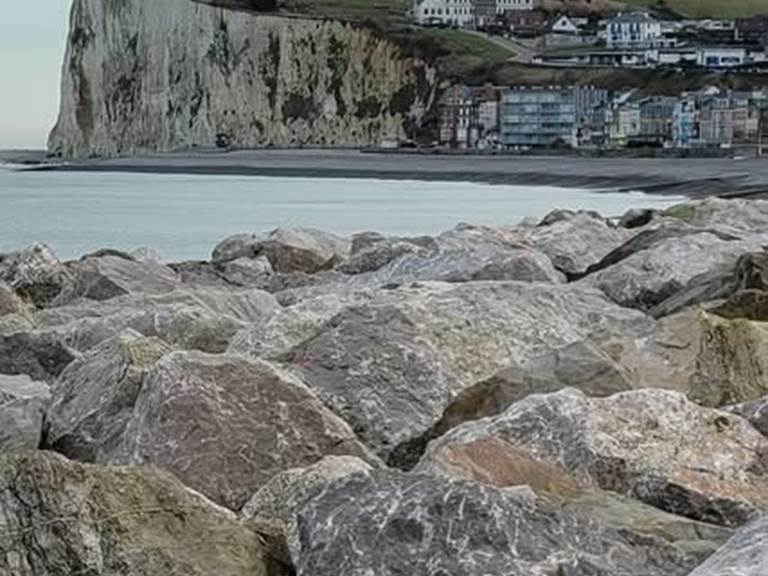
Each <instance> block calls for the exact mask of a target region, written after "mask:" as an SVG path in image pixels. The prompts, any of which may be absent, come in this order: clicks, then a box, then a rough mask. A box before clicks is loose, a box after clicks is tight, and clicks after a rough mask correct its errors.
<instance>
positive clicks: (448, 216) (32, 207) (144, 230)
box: [0, 168, 681, 260]
mask: <svg viewBox="0 0 768 576" xmlns="http://www.w3.org/2000/svg"><path fill="white" fill-rule="evenodd" d="M680 200H681V199H679V198H670V197H655V196H649V195H645V194H640V193H637V194H627V193H606V192H594V191H585V190H574V189H567V188H554V187H544V186H534V187H530V186H506V185H490V184H477V183H464V182H417V181H390V180H334V179H307V178H262V177H252V176H248V177H235V176H184V175H154V174H121V173H94V172H83V173H78V172H30V171H15V170H8V169H2V168H0V253H2V252H8V251H11V250H14V249H18V248H20V247H22V246H25V245H27V244H29V243H31V242H34V241H42V242H45V243H47V244H48V245H49V246H51V247H52V248H53V249H54V251H55V252H56V253H57V254H58V255H59V257H61V258H75V257H77V256H80V255H82V254H85V253H87V252H89V251H92V250H95V249H97V248H104V247H111V248H119V249H122V250H131V249H134V248H137V247H139V246H151V247H153V248H155V249H157V250H158V251H159V252H160V254H161V255H162V256H163V257H164V258H166V259H168V260H181V259H205V258H207V257H208V256H209V255H210V252H211V250H212V248H213V246H214V245H215V244H216V243H218V242H219V241H220V240H222V239H223V238H225V237H227V236H229V235H232V234H236V233H239V232H260V231H267V230H271V229H273V228H275V227H277V226H308V227H314V228H320V229H323V230H328V231H332V232H337V233H339V234H352V233H354V232H360V231H364V230H377V231H379V232H382V233H386V234H434V233H437V232H440V231H443V230H446V229H449V228H451V227H453V226H455V225H456V224H457V223H459V222H469V223H472V224H488V225H506V224H515V223H517V222H519V221H520V220H521V219H522V218H525V217H534V218H541V217H542V216H544V215H545V214H546V213H548V212H549V211H550V210H552V209H554V208H583V209H591V210H598V211H600V212H602V213H603V214H605V215H609V216H613V215H619V214H621V213H623V212H624V211H625V210H627V209H628V208H632V207H665V206H669V205H671V204H674V203H676V202H679V201H680Z"/></svg>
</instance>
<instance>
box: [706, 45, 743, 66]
mask: <svg viewBox="0 0 768 576" xmlns="http://www.w3.org/2000/svg"><path fill="white" fill-rule="evenodd" d="M696 52H697V54H696V63H697V64H698V65H699V66H704V67H706V68H731V67H733V66H742V65H743V64H746V63H747V49H746V48H744V47H740V46H720V47H710V48H699V49H698V50H697V51H696Z"/></svg>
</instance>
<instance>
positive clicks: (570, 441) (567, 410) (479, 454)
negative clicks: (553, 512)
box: [419, 389, 768, 526]
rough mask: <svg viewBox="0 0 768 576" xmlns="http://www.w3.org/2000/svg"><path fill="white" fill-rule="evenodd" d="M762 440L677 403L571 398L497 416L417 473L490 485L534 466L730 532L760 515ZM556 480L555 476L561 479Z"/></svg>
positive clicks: (535, 400) (464, 432)
mask: <svg viewBox="0 0 768 576" xmlns="http://www.w3.org/2000/svg"><path fill="white" fill-rule="evenodd" d="M767 455H768V441H767V440H766V439H765V438H764V437H763V436H761V435H760V434H759V433H758V432H757V431H756V430H755V429H754V428H752V427H751V426H750V425H749V423H748V422H746V421H745V420H744V419H742V418H740V417H738V416H735V415H733V414H729V413H727V412H721V411H717V410H712V409H707V408H702V407H699V406H697V405H695V404H693V403H691V402H690V401H688V400H687V399H686V398H685V397H684V396H683V395H682V394H679V393H676V392H670V391H663V390H636V391H631V392H623V393H620V394H616V395H614V396H611V397H609V398H602V399H600V398H588V397H586V396H585V395H584V394H582V393H581V392H579V391H577V390H574V389H567V390H563V391H561V392H557V393H555V394H547V395H532V396H528V397H527V398H526V399H524V400H522V401H520V402H518V403H516V404H513V405H512V406H510V407H509V408H508V409H507V410H506V411H505V412H504V413H503V414H501V415H500V416H496V417H493V418H489V419H486V420H480V421H477V422H470V423H466V424H463V425H462V426H460V427H458V428H456V429H454V430H452V431H451V432H449V433H448V434H446V435H445V436H443V437H441V438H439V439H437V440H435V441H433V442H432V443H431V444H430V445H429V447H428V449H427V452H426V453H425V455H424V457H423V458H422V461H421V463H420V465H419V470H431V471H443V472H445V473H447V474H453V475H457V474H460V475H461V476H462V477H467V476H468V475H469V476H471V477H473V478H474V479H478V480H481V481H484V482H488V483H491V484H494V485H499V486H504V485H510V484H512V485H514V484H517V483H520V479H521V477H522V476H523V474H521V470H522V471H525V469H526V468H528V467H534V466H536V467H539V468H543V469H544V470H545V471H547V474H538V476H539V477H541V478H544V480H542V481H541V483H542V484H543V485H544V486H545V489H546V485H547V482H548V481H547V480H546V478H547V475H550V476H552V477H554V478H558V479H560V480H561V481H562V472H565V473H566V474H567V478H568V479H570V480H571V481H572V482H573V483H574V484H575V485H576V486H578V487H580V488H583V487H585V486H587V487H597V488H600V489H604V490H611V491H614V492H617V493H619V494H624V495H627V496H630V497H633V498H635V499H637V500H640V501H642V502H645V503H646V504H649V505H651V506H654V507H656V508H659V509H661V510H664V511H666V512H669V513H671V514H677V515H681V516H685V517H688V518H692V519H694V520H699V521H703V522H709V523H713V524H721V525H725V526H738V525H740V524H743V523H744V522H746V521H748V520H749V519H750V518H752V517H754V515H756V514H758V513H759V512H760V511H762V510H766V509H768V460H767ZM561 471H562V472H561ZM534 489H535V487H534Z"/></svg>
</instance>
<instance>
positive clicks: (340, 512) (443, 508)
mask: <svg viewBox="0 0 768 576" xmlns="http://www.w3.org/2000/svg"><path fill="white" fill-rule="evenodd" d="M299 534H300V546H301V548H300V554H299V561H298V566H297V568H298V574H299V575H300V576H326V575H327V576H331V575H333V576H336V575H338V574H344V575H345V576H367V575H371V574H376V576H395V575H400V574H435V575H438V574H441V575H442V574H445V575H447V574H450V575H451V576H477V575H480V574H494V575H495V574H504V575H505V576H545V575H554V574H568V575H571V574H572V575H585V574H589V575H590V576H618V575H621V576H662V575H663V576H676V575H681V576H682V575H684V574H687V573H688V572H689V571H690V569H691V567H692V566H693V565H695V561H696V557H695V556H693V557H691V556H688V555H686V554H684V553H682V552H680V551H679V550H678V549H676V548H674V547H672V546H670V545H668V544H666V543H665V542H663V541H662V540H660V539H654V538H647V537H646V538H637V537H635V536H634V535H632V534H627V533H625V532H621V531H619V530H614V529H611V528H607V527H604V526H601V525H600V524H598V523H596V522H593V521H591V520H589V519H586V518H582V517H579V516H576V515H573V514H569V513H563V512H561V511H558V510H556V509H555V508H554V507H552V506H550V505H548V504H547V503H545V502H543V501H540V500H536V499H532V498H531V497H529V496H526V495H525V492H523V491H516V490H500V489H497V488H494V487H490V486H485V485H482V484H479V483H475V482H463V481H457V480H448V479H442V478H438V477H434V476H426V475H410V474H402V473H398V472H383V471H382V472H373V473H371V474H370V475H356V476H349V477H347V478H345V479H342V480H339V481H337V482H335V483H334V484H331V485H330V486H329V487H327V488H325V489H324V490H323V491H321V492H320V493H319V494H318V495H316V496H315V497H314V498H312V499H310V500H309V501H308V502H307V504H305V505H304V507H303V508H302V510H301V512H300V514H299Z"/></svg>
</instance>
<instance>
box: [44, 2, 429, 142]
mask: <svg viewBox="0 0 768 576" xmlns="http://www.w3.org/2000/svg"><path fill="white" fill-rule="evenodd" d="M434 85H435V74H434V71H433V69H432V68H430V66H429V65H427V64H426V63H424V62H422V61H419V60H417V59H414V58H411V57H408V56H406V55H404V54H403V53H402V52H401V50H400V48H398V46H396V45H395V44H393V43H392V42H391V41H389V40H388V39H387V38H385V37H383V36H382V35H380V34H378V33H376V32H374V31H372V30H369V29H367V28H365V27H361V26H355V25H353V24H349V23H343V22H336V21H328V20H313V19H309V18H293V17H291V18H288V17H281V16H279V15H268V14H264V13H257V12H249V11H242V10H231V9H226V8H221V7H217V6H210V5H207V4H201V3H197V2H193V1H191V0H74V4H73V7H72V14H71V21H70V32H69V38H68V42H67V50H66V55H65V60H64V65H63V69H62V92H61V108H60V112H59V118H58V121H57V123H56V126H55V127H54V129H53V131H52V133H51V136H50V140H49V150H50V151H51V152H52V153H55V154H59V155H61V156H64V157H88V156H114V155H122V154H133V153H141V152H152V151H160V150H172V149H178V148H185V147H191V146H209V145H213V144H215V142H216V141H217V138H218V139H221V138H222V136H223V138H224V139H226V140H229V141H230V142H231V143H232V144H233V145H235V146H240V147H263V146H303V145H319V146H324V145H326V146H366V145H378V144H379V143H380V142H381V141H382V140H385V139H394V138H403V137H405V136H407V132H408V127H409V126H413V125H417V124H418V123H419V122H420V121H421V119H422V117H423V115H424V113H425V110H426V109H427V108H428V107H429V105H430V103H431V101H432V99H433V98H434Z"/></svg>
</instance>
